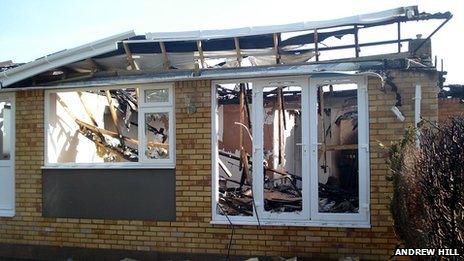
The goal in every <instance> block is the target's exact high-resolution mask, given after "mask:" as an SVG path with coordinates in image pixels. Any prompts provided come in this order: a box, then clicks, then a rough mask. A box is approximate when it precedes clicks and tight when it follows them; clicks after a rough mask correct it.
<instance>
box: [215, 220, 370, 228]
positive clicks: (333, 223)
mask: <svg viewBox="0 0 464 261" xmlns="http://www.w3.org/2000/svg"><path fill="white" fill-rule="evenodd" d="M231 222H232V224H233V225H248V226H258V225H261V226H283V227H288V226H300V227H345V228H371V225H370V223H369V222H340V221H339V222H336V221H326V222H323V221H288V220H286V221H275V220H273V221H263V220H260V222H259V224H258V221H257V220H254V219H249V220H244V219H240V220H232V219H231ZM210 224H212V225H230V222H229V221H228V220H227V219H225V220H222V219H218V220H212V221H210Z"/></svg>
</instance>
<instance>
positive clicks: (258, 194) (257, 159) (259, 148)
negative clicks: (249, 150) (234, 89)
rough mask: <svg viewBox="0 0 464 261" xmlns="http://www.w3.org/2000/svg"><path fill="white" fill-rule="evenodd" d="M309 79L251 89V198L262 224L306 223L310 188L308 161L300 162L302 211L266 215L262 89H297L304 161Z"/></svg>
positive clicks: (283, 80)
mask: <svg viewBox="0 0 464 261" xmlns="http://www.w3.org/2000/svg"><path fill="white" fill-rule="evenodd" d="M308 79H309V78H308V77H307V76H302V77H279V78H268V79H258V80H256V81H254V82H253V83H254V84H255V85H254V86H253V103H252V106H253V110H252V111H253V113H254V114H253V123H254V124H253V126H252V127H253V134H254V138H253V166H259V169H258V168H256V170H255V171H254V172H253V175H254V178H253V195H255V201H256V209H257V212H258V214H259V216H260V218H262V220H263V222H262V223H264V224H265V223H266V221H265V220H280V221H285V220H287V221H288V222H293V221H297V220H309V215H310V208H311V206H310V200H308V199H309V195H310V186H309V175H307V174H308V173H309V172H308V170H309V164H308V161H306V160H302V162H301V164H302V166H301V172H302V173H301V174H302V175H301V179H302V181H301V183H302V210H301V211H299V212H279V213H276V212H269V211H265V209H264V184H263V180H264V173H263V171H261V170H262V166H263V160H264V152H263V147H264V144H263V136H264V135H263V132H264V130H263V126H264V118H263V115H264V107H263V91H264V88H265V87H286V86H300V87H301V92H302V97H301V106H302V108H301V110H302V115H301V118H302V121H301V122H302V130H301V132H302V133H301V134H302V135H301V144H299V145H300V149H301V153H302V159H305V158H307V157H308V156H309V155H308V149H307V148H308V141H309V140H308V135H307V134H308V133H309V124H308V120H305V118H306V117H307V115H308V112H309V111H308V109H309V108H308V107H309V106H308V103H307V102H305V100H306V99H307V95H308V94H307V93H308V87H309V86H308V85H309V82H308Z"/></svg>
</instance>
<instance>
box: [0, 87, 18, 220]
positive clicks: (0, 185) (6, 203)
mask: <svg viewBox="0 0 464 261" xmlns="http://www.w3.org/2000/svg"><path fill="white" fill-rule="evenodd" d="M2 101H4V102H10V104H11V112H10V117H9V119H6V118H5V119H4V121H7V120H8V121H9V126H10V128H9V130H8V131H9V133H7V135H9V136H10V137H9V138H10V139H9V147H10V158H9V159H7V160H1V159H0V176H1V177H0V197H2V198H0V217H13V216H14V215H15V201H16V200H15V141H16V120H15V118H16V117H15V114H16V104H15V93H14V92H6V93H0V102H2ZM0 138H2V137H0Z"/></svg>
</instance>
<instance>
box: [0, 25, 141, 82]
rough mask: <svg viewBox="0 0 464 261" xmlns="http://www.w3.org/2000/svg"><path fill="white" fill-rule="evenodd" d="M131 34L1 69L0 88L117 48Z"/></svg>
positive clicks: (126, 33) (132, 34)
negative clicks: (4, 69)
mask: <svg viewBox="0 0 464 261" xmlns="http://www.w3.org/2000/svg"><path fill="white" fill-rule="evenodd" d="M133 36H135V33H134V31H128V32H124V33H120V34H117V35H113V36H110V37H107V38H104V39H101V40H98V41H94V42H91V43H88V44H84V45H81V46H78V47H75V48H72V49H69V50H64V51H62V52H58V53H54V54H51V55H46V56H44V57H42V58H39V59H37V60H35V61H33V62H29V63H26V64H24V65H21V66H19V67H15V68H12V69H9V70H6V71H3V72H2V73H0V89H3V88H5V87H7V86H9V85H11V84H13V83H16V82H19V81H21V80H24V79H27V78H29V77H31V76H34V75H37V74H39V73H42V72H45V71H48V70H51V69H53V68H57V67H60V66H64V65H67V64H70V63H73V62H77V61H80V60H84V59H87V58H90V57H93V56H97V55H100V54H104V53H107V52H111V51H114V50H117V48H118V47H117V42H118V41H122V40H125V39H127V38H130V37H133Z"/></svg>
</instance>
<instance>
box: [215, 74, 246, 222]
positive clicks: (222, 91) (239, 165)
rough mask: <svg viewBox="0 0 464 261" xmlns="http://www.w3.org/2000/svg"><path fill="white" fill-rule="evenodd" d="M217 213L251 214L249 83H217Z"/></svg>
mask: <svg viewBox="0 0 464 261" xmlns="http://www.w3.org/2000/svg"><path fill="white" fill-rule="evenodd" d="M216 97H217V107H216V115H217V120H218V122H217V146H218V147H217V150H218V158H217V159H216V162H217V164H218V166H217V168H218V169H219V178H218V182H219V184H217V188H218V193H219V199H218V200H219V201H218V207H217V214H219V215H225V214H227V215H229V216H252V215H253V195H252V186H251V185H252V155H253V147H252V141H251V139H252V137H251V136H252V128H251V124H252V123H251V104H252V85H251V83H237V84H221V85H216Z"/></svg>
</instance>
